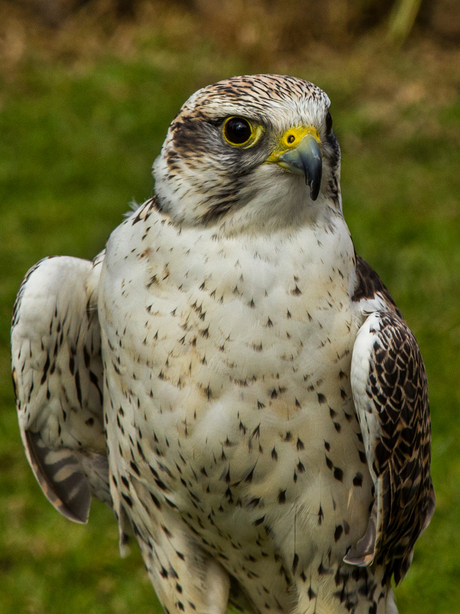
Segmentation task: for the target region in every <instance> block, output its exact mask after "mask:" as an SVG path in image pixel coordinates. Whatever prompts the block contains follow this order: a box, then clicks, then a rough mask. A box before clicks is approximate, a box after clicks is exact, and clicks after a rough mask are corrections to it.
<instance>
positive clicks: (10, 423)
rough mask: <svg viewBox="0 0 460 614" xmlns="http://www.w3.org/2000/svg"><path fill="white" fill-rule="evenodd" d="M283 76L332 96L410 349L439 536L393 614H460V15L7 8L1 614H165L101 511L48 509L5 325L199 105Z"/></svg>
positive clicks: (412, 10) (315, 3) (0, 45)
mask: <svg viewBox="0 0 460 614" xmlns="http://www.w3.org/2000/svg"><path fill="white" fill-rule="evenodd" d="M254 72H275V73H285V74H292V75H295V76H298V77H302V78H305V79H308V80H311V81H313V82H315V83H316V84H317V85H319V86H320V87H322V88H323V89H324V90H326V92H327V93H328V94H329V97H330V98H331V100H332V107H331V112H332V115H333V118H334V127H335V131H336V134H337V136H338V138H339V141H340V143H341V146H342V153H343V157H342V192H343V200H344V210H345V216H346V219H347V221H348V224H349V226H350V229H351V232H352V235H353V237H354V241H355V245H356V248H357V251H358V252H359V253H360V254H361V255H362V256H363V257H364V258H365V259H366V260H368V261H369V262H370V264H371V265H372V266H373V267H374V268H375V269H376V270H377V271H378V273H379V274H380V276H381V277H382V279H383V280H384V282H385V283H386V284H387V286H388V287H389V289H390V292H391V293H392V295H393V297H394V298H395V300H396V302H397V303H398V305H399V306H400V308H401V310H402V312H403V313H404V315H405V317H406V319H407V321H408V323H409V325H410V326H411V328H412V330H413V331H414V333H415V334H416V336H417V338H418V341H419V344H420V346H421V349H422V353H423V356H424V359H425V362H426V366H427V371H428V378H429V383H430V397H431V406H432V422H433V448H432V451H433V479H434V483H435V487H436V492H437V511H436V513H435V516H434V519H433V521H432V523H431V525H430V527H429V529H428V530H427V531H426V533H425V534H424V535H423V537H422V538H421V539H420V541H419V542H418V545H417V547H416V550H415V557H414V562H413V565H412V567H411V569H410V572H409V574H408V576H407V578H406V579H405V581H404V582H403V583H402V585H401V586H400V587H398V588H397V589H396V597H397V602H398V605H399V608H400V613H401V614H428V613H430V614H434V613H436V614H456V613H458V612H460V583H459V582H458V578H459V577H460V419H459V416H460V412H459V397H460V386H459V383H460V373H459V367H460V359H459V350H460V308H459V301H460V247H459V239H460V202H459V194H460V147H459V142H460V2H459V1H458V0H295V1H294V0H284V1H282V2H281V1H280V2H277V1H276V0H246V1H244V0H219V1H218V2H217V1H214V0H169V1H168V0H164V1H161V0H153V1H151V2H147V1H145V0H16V1H14V0H10V1H7V0H0V271H1V272H0V613H1V614H4V613H8V614H9V613H11V614H12V613H15V614H17V613H19V614H21V613H23V612H24V613H29V614H58V613H59V614H62V612H66V613H69V614H77V613H78V614H80V613H82V612H84V613H85V614H109V613H111V614H113V613H115V612H116V613H117V614H124V613H126V614H127V613H130V612H134V611H135V612H137V613H139V614H144V613H145V614H147V613H152V612H159V611H160V610H159V607H158V603H157V602H156V600H155V596H154V593H153V590H152V588H151V586H150V584H149V581H148V579H147V575H146V573H145V571H144V568H143V565H142V562H141V559H140V556H139V554H138V551H137V547H136V546H134V547H133V552H132V554H131V555H130V556H129V557H128V558H126V559H120V558H119V556H118V545H117V527H116V524H115V521H114V519H113V517H112V513H111V512H110V510H108V509H106V508H105V507H104V506H103V505H102V504H100V503H99V502H97V501H95V502H94V503H93V508H92V512H91V517H90V521H89V524H88V525H87V526H84V527H82V526H77V525H74V524H72V523H70V522H69V521H67V520H65V519H64V518H62V517H60V516H59V514H58V513H57V512H55V511H54V509H53V508H52V507H51V505H50V504H49V503H48V502H47V501H46V500H45V498H44V496H43V495H42V493H41V491H40V489H39V487H38V485H37V484H36V482H35V480H34V478H33V476H32V472H31V470H30V469H29V467H28V465H27V461H26V459H25V456H24V454H23V451H22V445H21V442H20V438H19V432H18V428H17V423H16V415H15V408H14V399H13V394H12V386H11V378H10V373H9V371H10V367H9V324H10V318H11V311H12V307H13V302H14V298H15V295H16V292H17V290H18V287H19V284H20V282H21V280H22V278H23V276H24V275H25V273H26V271H27V270H28V268H29V267H30V266H32V265H33V264H34V263H35V262H36V261H37V260H39V259H40V258H42V257H43V256H46V255H50V254H68V255H72V256H79V257H82V258H89V259H91V258H92V257H94V256H95V255H96V254H97V253H98V252H99V251H100V250H101V249H102V248H103V247H104V243H105V241H106V239H107V236H108V235H109V233H110V232H111V230H112V229H113V228H114V227H115V226H116V225H118V224H119V223H120V222H121V220H122V216H123V213H124V212H125V211H127V210H128V209H129V206H130V203H132V202H133V201H136V202H139V203H140V202H142V201H143V200H145V199H146V198H148V197H149V196H150V195H151V194H152V190H153V180H152V177H151V165H152V162H153V160H154V159H155V157H156V156H157V155H158V153H159V150H160V147H161V144H162V141H163V139H164V136H165V133H166V130H167V126H168V124H169V122H170V121H171V119H172V118H173V117H174V115H175V114H176V113H177V111H178V109H179V108H180V106H181V104H182V103H183V102H184V101H185V100H186V99H187V98H188V96H189V95H190V94H192V93H193V92H194V91H195V90H196V89H198V88H199V87H201V86H204V85H207V84H209V83H212V82H214V81H217V80H219V79H222V78H226V77H229V76H232V75H235V74H242V73H254Z"/></svg>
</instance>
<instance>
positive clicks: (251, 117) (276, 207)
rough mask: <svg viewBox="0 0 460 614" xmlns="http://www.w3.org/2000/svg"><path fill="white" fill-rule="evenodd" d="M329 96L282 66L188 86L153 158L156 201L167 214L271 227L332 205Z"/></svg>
mask: <svg viewBox="0 0 460 614" xmlns="http://www.w3.org/2000/svg"><path fill="white" fill-rule="evenodd" d="M329 105H330V101H329V98H328V97H327V95H326V94H325V93H324V92H323V91H322V90H321V89H320V88H319V87H317V86H316V85H313V83H310V82H308V81H304V80H302V79H296V78H294V77H287V76H281V75H253V76H242V77H233V78H231V79H227V80H225V81H219V82H218V83H215V84H214V85H209V86H208V87H205V88H203V89H201V90H198V91H197V92H196V93H195V94H193V95H192V96H191V97H190V98H189V100H188V101H187V102H186V103H185V104H184V105H183V107H182V108H181V110H180V111H179V113H178V115H177V116H176V118H175V119H174V121H173V122H172V124H171V126H170V127H169V131H168V134H167V136H166V140H165V143H164V145H163V148H162V150H161V154H160V156H159V157H158V158H157V160H156V161H155V164H154V176H155V185H156V193H157V197H158V205H159V207H160V208H161V210H162V211H164V212H165V213H167V214H168V215H169V216H170V217H171V218H172V219H173V221H174V222H175V223H178V224H187V225H210V224H213V225H216V224H219V225H220V227H221V228H225V229H226V231H227V232H238V231H239V230H242V229H243V228H244V229H246V230H247V229H248V228H251V227H254V228H259V229H260V228H261V227H263V228H265V229H267V230H274V229H277V228H280V227H297V226H299V225H301V224H306V223H317V222H318V221H319V220H321V219H323V220H326V221H327V219H328V218H329V217H330V216H331V215H337V214H341V197H340V183H339V180H340V148H339V144H338V142H337V139H336V138H335V135H334V132H333V130H332V119H331V115H330V113H329Z"/></svg>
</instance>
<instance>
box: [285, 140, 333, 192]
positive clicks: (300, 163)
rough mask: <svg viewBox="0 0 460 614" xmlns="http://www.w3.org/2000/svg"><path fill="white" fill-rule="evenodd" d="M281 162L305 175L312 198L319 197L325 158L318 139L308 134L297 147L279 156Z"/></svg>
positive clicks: (292, 170)
mask: <svg viewBox="0 0 460 614" xmlns="http://www.w3.org/2000/svg"><path fill="white" fill-rule="evenodd" d="M279 163H281V164H282V166H283V167H284V168H287V169H288V170H289V171H291V173H294V174H296V175H304V177H305V183H306V184H307V185H308V186H309V187H310V196H311V198H312V200H316V199H317V198H318V194H319V190H320V188H321V175H322V170H323V158H322V154H321V149H320V147H319V145H318V142H317V140H316V139H315V137H314V136H312V135H311V134H307V135H306V136H304V138H303V139H302V140H301V142H300V143H299V145H298V146H297V147H296V148H295V149H291V150H290V151H287V152H286V153H284V154H282V155H281V156H280V157H279Z"/></svg>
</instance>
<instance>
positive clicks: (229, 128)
mask: <svg viewBox="0 0 460 614" xmlns="http://www.w3.org/2000/svg"><path fill="white" fill-rule="evenodd" d="M223 135H224V139H225V140H226V141H227V143H230V145H237V146H241V145H247V144H248V143H249V141H250V140H251V137H252V135H253V129H252V126H251V124H250V123H249V122H248V120H247V119H244V118H243V117H229V118H228V119H226V120H225V122H224V127H223Z"/></svg>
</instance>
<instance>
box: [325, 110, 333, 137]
mask: <svg viewBox="0 0 460 614" xmlns="http://www.w3.org/2000/svg"><path fill="white" fill-rule="evenodd" d="M331 130H332V117H331V114H330V113H329V111H328V112H327V115H326V134H330V133H331Z"/></svg>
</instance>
